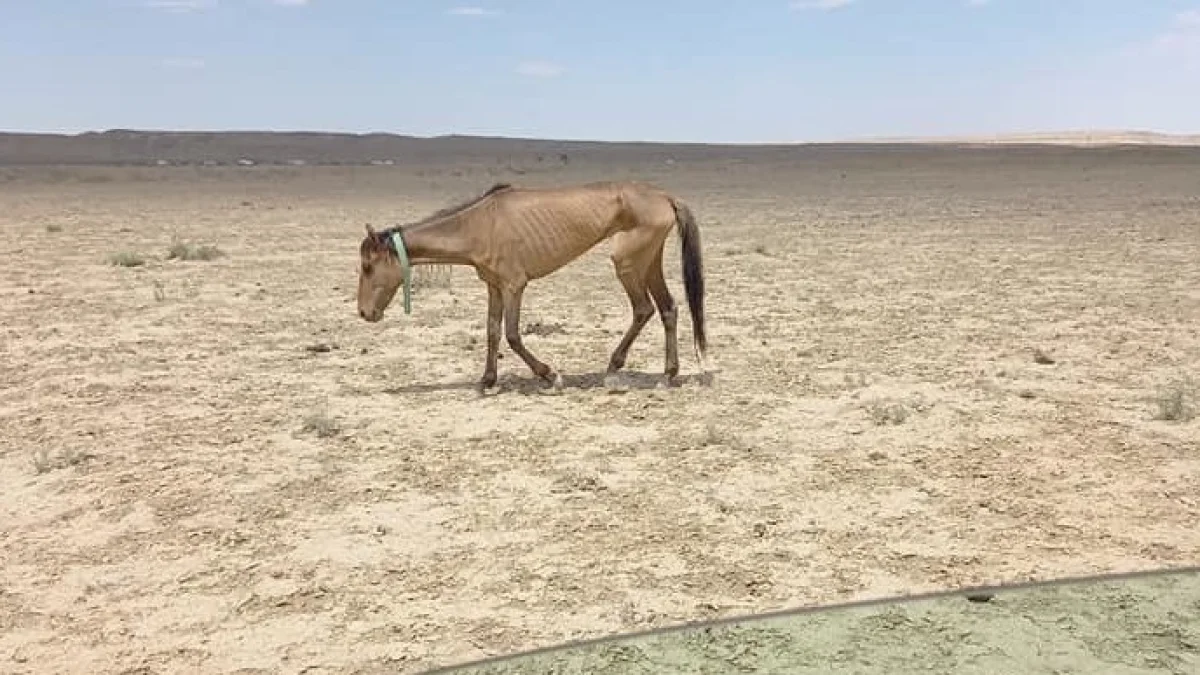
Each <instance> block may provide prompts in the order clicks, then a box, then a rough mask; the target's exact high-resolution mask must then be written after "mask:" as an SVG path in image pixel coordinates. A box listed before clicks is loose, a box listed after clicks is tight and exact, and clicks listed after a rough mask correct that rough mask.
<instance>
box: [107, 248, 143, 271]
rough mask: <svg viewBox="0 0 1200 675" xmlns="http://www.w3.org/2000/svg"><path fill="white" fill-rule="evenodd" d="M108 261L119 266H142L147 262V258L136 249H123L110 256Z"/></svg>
mask: <svg viewBox="0 0 1200 675" xmlns="http://www.w3.org/2000/svg"><path fill="white" fill-rule="evenodd" d="M108 262H109V263H111V264H113V265H116V266H118V267H141V266H142V265H145V264H146V258H144V257H143V256H142V254H140V253H136V252H134V251H121V252H120V253H114V254H113V255H111V256H109V258H108Z"/></svg>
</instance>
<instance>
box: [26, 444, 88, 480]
mask: <svg viewBox="0 0 1200 675" xmlns="http://www.w3.org/2000/svg"><path fill="white" fill-rule="evenodd" d="M92 457H93V455H92V454H90V453H87V452H83V451H81V450H75V449H67V450H63V451H62V452H60V453H59V454H58V456H57V457H55V456H52V455H51V454H50V452H49V451H48V450H44V449H42V450H36V451H34V453H33V470H34V472H36V473H37V474H39V475H41V474H44V473H49V472H51V471H53V470H55V469H66V468H69V467H73V466H78V465H80V464H83V463H84V462H86V461H87V460H89V459H92Z"/></svg>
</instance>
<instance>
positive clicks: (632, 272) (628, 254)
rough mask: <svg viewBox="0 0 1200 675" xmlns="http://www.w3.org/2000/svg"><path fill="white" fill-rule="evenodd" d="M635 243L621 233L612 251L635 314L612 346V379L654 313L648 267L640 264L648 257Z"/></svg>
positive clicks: (609, 372)
mask: <svg viewBox="0 0 1200 675" xmlns="http://www.w3.org/2000/svg"><path fill="white" fill-rule="evenodd" d="M634 243H636V239H632V238H631V236H630V235H629V234H627V233H622V235H619V236H618V240H617V242H616V247H615V249H614V251H613V254H612V261H613V267H614V268H615V269H616V273H617V279H619V280H620V281H621V285H622V286H623V287H624V288H625V294H626V295H627V296H628V297H629V305H630V307H631V309H632V310H633V316H632V318H631V319H630V322H629V328H628V329H626V330H625V335H624V336H623V337H622V338H621V342H620V343H619V344H617V346H616V348H615V349H613V352H612V356H610V357H609V359H608V371H607V373H606V379H609V380H610V382H611V377H612V376H613V375H615V374H616V373H617V371H619V370H621V369H622V368H624V367H625V359H626V358H627V357H628V356H629V349H630V347H632V346H633V343H634V341H635V340H637V338H638V335H640V334H641V332H642V329H643V328H645V326H646V323H647V322H649V321H650V317H652V316H654V304H653V302H652V301H651V299H650V293H649V292H648V291H647V289H646V267H645V265H644V264H639V263H641V262H642V260H641V259H643V258H644V257H645V256H644V249H639V248H637V247H635V246H632V245H631V244H634Z"/></svg>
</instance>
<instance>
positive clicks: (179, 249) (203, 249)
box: [167, 241, 225, 261]
mask: <svg viewBox="0 0 1200 675" xmlns="http://www.w3.org/2000/svg"><path fill="white" fill-rule="evenodd" d="M224 255H225V253H224V252H223V251H221V249H219V248H217V247H216V246H212V245H208V244H199V245H198V244H189V243H188V242H185V241H177V242H175V243H174V244H171V248H169V249H167V260H183V261H192V260H201V261H208V260H216V259H217V258H220V257H222V256H224Z"/></svg>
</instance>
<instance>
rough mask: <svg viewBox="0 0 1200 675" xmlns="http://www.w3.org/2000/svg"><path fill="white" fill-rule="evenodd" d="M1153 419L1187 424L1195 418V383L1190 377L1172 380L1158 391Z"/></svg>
mask: <svg viewBox="0 0 1200 675" xmlns="http://www.w3.org/2000/svg"><path fill="white" fill-rule="evenodd" d="M1156 402H1157V403H1158V413H1157V414H1156V415H1155V419H1159V420H1163V421H1168V422H1189V421H1191V420H1193V419H1195V418H1196V383H1195V381H1194V380H1193V379H1192V378H1191V376H1187V375H1185V376H1183V377H1179V378H1176V379H1174V380H1172V381H1171V382H1169V383H1167V384H1166V385H1165V386H1163V387H1162V388H1160V389H1159V392H1158V397H1157V399H1156Z"/></svg>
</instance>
